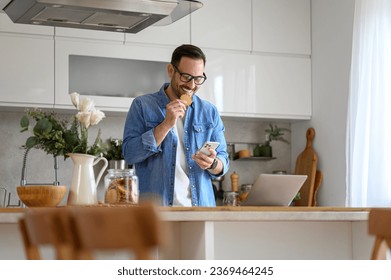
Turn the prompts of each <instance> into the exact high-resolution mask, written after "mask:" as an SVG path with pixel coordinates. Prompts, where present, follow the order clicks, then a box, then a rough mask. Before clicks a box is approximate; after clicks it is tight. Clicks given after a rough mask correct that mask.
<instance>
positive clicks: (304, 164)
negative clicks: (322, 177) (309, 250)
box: [295, 127, 318, 206]
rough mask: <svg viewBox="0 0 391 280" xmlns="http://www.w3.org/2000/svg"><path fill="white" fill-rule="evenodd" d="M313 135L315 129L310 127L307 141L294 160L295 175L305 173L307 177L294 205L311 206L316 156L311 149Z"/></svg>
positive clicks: (316, 162)
mask: <svg viewBox="0 0 391 280" xmlns="http://www.w3.org/2000/svg"><path fill="white" fill-rule="evenodd" d="M314 137H315V129H314V128H312V127H310V128H309V129H308V130H307V132H306V138H307V143H306V147H305V149H304V151H303V152H302V153H301V154H299V156H298V157H297V160H296V168H295V174H296V175H307V176H308V178H307V180H306V181H305V182H304V184H303V186H302V187H301V189H300V197H301V199H299V200H296V201H295V206H312V203H313V198H314V186H315V177H316V167H317V164H318V156H317V154H316V153H315V151H314V150H313V149H312V141H313V140H314Z"/></svg>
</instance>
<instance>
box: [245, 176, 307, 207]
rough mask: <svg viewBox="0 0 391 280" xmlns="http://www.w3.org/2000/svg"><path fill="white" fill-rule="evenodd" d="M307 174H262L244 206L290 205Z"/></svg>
mask: <svg viewBox="0 0 391 280" xmlns="http://www.w3.org/2000/svg"><path fill="white" fill-rule="evenodd" d="M306 179H307V175H281V174H260V175H258V178H257V179H256V180H255V183H254V184H253V186H252V188H251V190H250V193H249V194H248V196H247V199H246V201H245V202H244V203H243V204H242V205H244V206H289V205H290V204H291V202H292V200H293V199H294V198H295V196H296V194H297V193H298V192H299V190H300V188H301V187H302V186H303V184H304V182H305V180H306Z"/></svg>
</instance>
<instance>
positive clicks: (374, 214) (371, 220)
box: [368, 208, 391, 260]
mask: <svg viewBox="0 0 391 280" xmlns="http://www.w3.org/2000/svg"><path fill="white" fill-rule="evenodd" d="M368 233H369V234H370V235H375V237H376V238H375V243H374V246H373V250H372V256H371V259H372V260H376V259H385V258H386V251H387V249H390V248H391V208H375V209H372V210H370V212H369V217H368Z"/></svg>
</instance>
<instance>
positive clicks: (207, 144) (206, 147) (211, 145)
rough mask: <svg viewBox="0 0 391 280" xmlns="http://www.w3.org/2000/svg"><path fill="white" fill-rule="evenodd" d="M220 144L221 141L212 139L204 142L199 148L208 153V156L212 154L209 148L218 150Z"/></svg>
mask: <svg viewBox="0 0 391 280" xmlns="http://www.w3.org/2000/svg"><path fill="white" fill-rule="evenodd" d="M219 145H220V143H219V142H211V141H207V142H205V143H204V145H202V147H201V148H200V149H199V150H198V151H200V152H201V153H203V154H205V155H207V156H210V152H209V149H213V150H216V148H217V147H218V146H219Z"/></svg>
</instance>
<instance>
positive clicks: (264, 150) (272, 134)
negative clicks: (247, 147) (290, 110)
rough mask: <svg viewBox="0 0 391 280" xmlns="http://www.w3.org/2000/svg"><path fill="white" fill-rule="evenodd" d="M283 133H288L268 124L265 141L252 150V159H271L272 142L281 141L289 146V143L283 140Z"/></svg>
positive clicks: (284, 129)
mask: <svg viewBox="0 0 391 280" xmlns="http://www.w3.org/2000/svg"><path fill="white" fill-rule="evenodd" d="M285 131H289V132H290V130H289V129H288V128H281V127H278V126H277V125H274V126H273V125H272V124H269V128H267V129H265V132H266V141H265V142H264V143H262V144H261V145H257V146H256V147H255V148H254V151H253V154H254V157H272V156H273V150H272V146H271V145H270V143H271V142H272V141H281V142H284V143H287V144H289V141H288V140H286V139H285V138H284V132H285Z"/></svg>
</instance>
